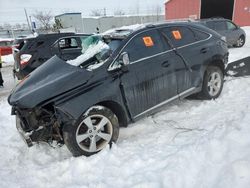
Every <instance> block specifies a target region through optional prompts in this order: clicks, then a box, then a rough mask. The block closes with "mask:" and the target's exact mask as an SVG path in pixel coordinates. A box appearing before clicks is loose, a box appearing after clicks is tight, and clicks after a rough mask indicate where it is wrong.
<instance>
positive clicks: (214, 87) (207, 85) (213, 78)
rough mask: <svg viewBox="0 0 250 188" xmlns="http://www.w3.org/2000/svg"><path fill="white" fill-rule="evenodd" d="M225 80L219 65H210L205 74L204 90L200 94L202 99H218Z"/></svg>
mask: <svg viewBox="0 0 250 188" xmlns="http://www.w3.org/2000/svg"><path fill="white" fill-rule="evenodd" d="M223 82H224V75H223V73H222V71H221V69H220V68H219V67H217V66H208V67H207V70H206V71H205V74H204V79H203V85H202V90H201V92H200V93H199V94H198V96H199V98H202V99H208V100H211V99H216V98H217V97H219V96H220V94H221V91H222V88H223Z"/></svg>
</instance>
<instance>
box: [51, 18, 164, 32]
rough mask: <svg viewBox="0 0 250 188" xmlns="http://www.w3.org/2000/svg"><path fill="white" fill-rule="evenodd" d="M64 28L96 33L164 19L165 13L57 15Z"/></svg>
mask: <svg viewBox="0 0 250 188" xmlns="http://www.w3.org/2000/svg"><path fill="white" fill-rule="evenodd" d="M55 19H59V20H60V23H61V25H62V27H63V29H60V31H61V32H77V33H96V32H104V31H107V30H109V29H112V28H116V27H121V26H126V25H134V24H141V23H154V22H160V21H164V15H140V16H125V15H122V16H103V17H84V18H82V17H81V13H65V14H61V15H58V16H55Z"/></svg>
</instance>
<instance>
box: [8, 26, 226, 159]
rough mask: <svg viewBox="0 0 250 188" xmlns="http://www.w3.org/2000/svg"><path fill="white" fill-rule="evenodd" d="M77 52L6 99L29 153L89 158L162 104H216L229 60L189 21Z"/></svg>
mask: <svg viewBox="0 0 250 188" xmlns="http://www.w3.org/2000/svg"><path fill="white" fill-rule="evenodd" d="M132 28H133V29H132ZM58 45H59V44H58ZM83 52H84V53H83V54H82V55H80V56H79V57H77V58H76V59H74V60H70V61H65V60H63V59H62V58H58V57H57V56H54V57H53V58H51V59H49V60H48V61H47V62H46V63H44V64H43V65H42V66H40V67H39V68H38V69H36V70H35V71H33V72H32V73H31V74H30V75H29V76H27V77H26V78H25V79H24V80H23V81H22V82H20V83H19V84H18V85H17V86H16V88H15V89H13V91H12V93H11V94H10V96H9V98H8V102H9V104H10V105H11V106H12V114H13V115H16V118H17V129H18V130H19V132H20V134H21V135H22V137H23V138H24V140H25V141H26V143H27V144H28V146H32V145H33V144H34V143H36V142H41V141H43V142H47V143H55V142H58V143H60V144H64V143H65V144H66V145H67V147H68V149H69V150H70V151H71V152H72V154H73V155H74V156H79V155H86V156H90V155H92V154H95V153H97V152H99V151H101V150H102V149H104V148H105V147H107V146H108V145H111V144H112V143H113V142H116V141H117V139H118V135H119V127H124V126H127V124H128V123H130V122H134V121H135V120H137V119H139V118H142V117H145V116H148V115H150V114H152V113H155V112H156V111H159V109H160V107H162V106H163V105H165V104H168V103H170V102H172V101H174V100H177V99H180V98H185V97H187V96H189V95H193V94H196V96H197V97H199V98H203V99H215V98H217V97H218V96H219V95H220V93H221V91H222V88H223V77H224V68H225V64H226V63H227V61H228V49H227V44H226V42H225V41H224V40H223V39H222V37H221V35H219V34H218V33H216V32H215V31H213V30H211V29H208V28H207V27H204V26H202V25H200V24H197V23H191V22H179V23H163V24H154V25H152V24H148V25H141V26H140V27H136V28H135V27H131V28H130V29H129V28H127V29H124V28H123V29H116V30H113V31H112V32H109V33H105V34H101V35H92V36H89V37H88V38H86V39H85V40H83Z"/></svg>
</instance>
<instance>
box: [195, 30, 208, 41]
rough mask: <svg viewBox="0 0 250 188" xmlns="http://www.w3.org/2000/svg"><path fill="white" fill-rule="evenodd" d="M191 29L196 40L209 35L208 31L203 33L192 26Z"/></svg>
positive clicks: (203, 38) (204, 38)
mask: <svg viewBox="0 0 250 188" xmlns="http://www.w3.org/2000/svg"><path fill="white" fill-rule="evenodd" d="M192 31H193V32H194V35H195V38H196V41H200V40H206V39H207V38H208V37H209V36H210V35H209V34H208V33H205V32H203V31H199V30H197V29H193V28H192Z"/></svg>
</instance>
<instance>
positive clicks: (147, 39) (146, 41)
mask: <svg viewBox="0 0 250 188" xmlns="http://www.w3.org/2000/svg"><path fill="white" fill-rule="evenodd" d="M143 42H144V44H145V46H147V47H151V46H154V42H153V40H152V38H151V37H143Z"/></svg>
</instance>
